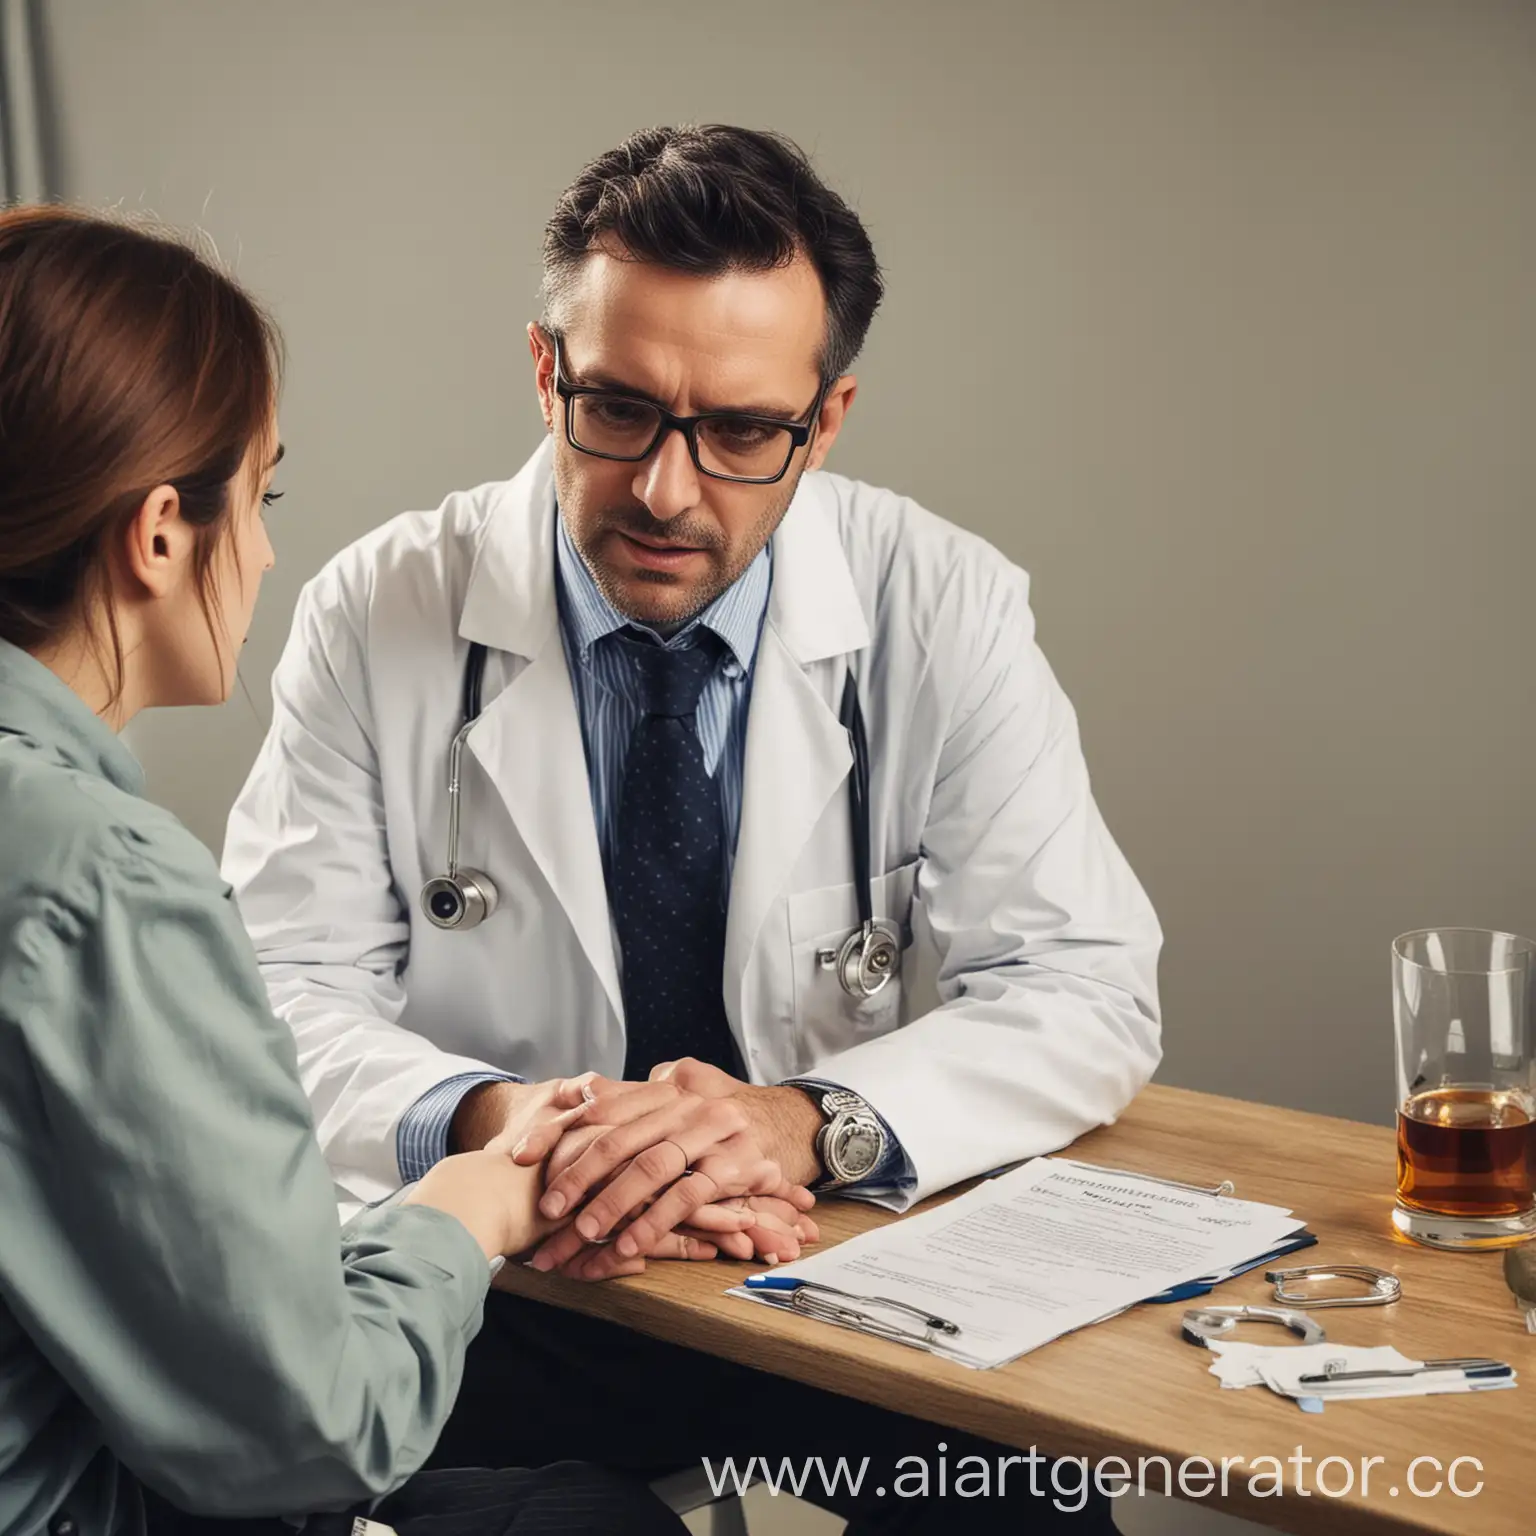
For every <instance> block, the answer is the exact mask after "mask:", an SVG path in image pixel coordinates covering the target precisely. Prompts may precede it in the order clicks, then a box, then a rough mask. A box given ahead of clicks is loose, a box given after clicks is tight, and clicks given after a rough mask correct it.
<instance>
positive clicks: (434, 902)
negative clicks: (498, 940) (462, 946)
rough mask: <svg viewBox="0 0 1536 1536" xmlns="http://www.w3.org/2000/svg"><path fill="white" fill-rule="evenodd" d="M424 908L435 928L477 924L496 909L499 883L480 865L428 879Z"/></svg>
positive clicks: (422, 906)
mask: <svg viewBox="0 0 1536 1536" xmlns="http://www.w3.org/2000/svg"><path fill="white" fill-rule="evenodd" d="M421 910H422V911H423V912H424V913H426V916H427V921H428V922H429V923H431V924H432V925H433V927H435V928H450V929H453V930H455V931H458V930H462V929H465V928H478V927H479V926H480V924H481V923H483V922H484V921H485V920H486V918H488V917H489V916H490V915H491V913H492V912H494V911H495V910H496V887H495V886H494V885H493V884H492V883H491V879H490V877H489V876H488V875H483V874H481V872H480V871H479V870H478V869H459V870H455V871H454V873H453V874H451V875H439V876H438V877H437V879H435V880H429V881H427V883H426V884H425V885H424V886H423V887H422V890H421Z"/></svg>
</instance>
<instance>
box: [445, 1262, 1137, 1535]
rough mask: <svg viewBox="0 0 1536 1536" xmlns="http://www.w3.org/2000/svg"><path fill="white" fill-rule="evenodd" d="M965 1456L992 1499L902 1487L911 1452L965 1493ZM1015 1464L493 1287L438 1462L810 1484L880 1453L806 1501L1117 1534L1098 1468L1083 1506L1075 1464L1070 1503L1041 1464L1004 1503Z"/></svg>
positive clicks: (988, 1525)
mask: <svg viewBox="0 0 1536 1536" xmlns="http://www.w3.org/2000/svg"><path fill="white" fill-rule="evenodd" d="M807 1326H816V1325H814V1324H807ZM941 1446H942V1447H944V1449H943V1450H942V1451H941V1450H940V1449H939V1448H940V1447H941ZM968 1455H972V1456H980V1457H982V1458H983V1459H984V1460H985V1461H986V1462H987V1464H988V1466H989V1467H990V1468H991V1472H992V1475H991V1480H990V1485H989V1487H990V1491H989V1492H988V1493H987V1494H986V1495H985V1496H983V1495H980V1494H974V1490H975V1489H976V1487H977V1486H978V1485H977V1483H976V1481H975V1480H974V1478H973V1480H972V1481H971V1483H970V1484H969V1485H968V1486H969V1487H970V1489H971V1490H972V1492H973V1494H974V1496H965V1495H964V1493H963V1491H962V1494H961V1495H956V1494H955V1493H954V1492H952V1491H951V1492H948V1493H946V1495H945V1496H943V1497H939V1496H938V1495H937V1493H936V1492H935V1493H933V1494H930V1496H929V1497H927V1498H918V1497H904V1496H898V1495H897V1493H896V1492H894V1491H893V1490H895V1489H896V1488H898V1487H901V1488H904V1489H906V1490H908V1491H911V1490H914V1489H915V1488H916V1487H918V1486H919V1485H918V1483H916V1482H915V1481H914V1470H913V1469H914V1468H915V1467H916V1466H917V1463H916V1462H914V1461H910V1460H909V1461H905V1462H904V1461H903V1459H902V1458H904V1457H922V1458H924V1460H925V1462H926V1464H927V1467H928V1486H929V1487H930V1488H932V1489H935V1490H936V1489H937V1486H938V1468H939V1463H940V1461H941V1460H942V1461H943V1462H944V1463H945V1466H946V1468H947V1479H948V1482H949V1484H950V1486H951V1488H952V1486H953V1480H954V1476H955V1473H956V1469H957V1464H958V1463H959V1462H960V1460H961V1458H962V1457H965V1456H968ZM1018 1455H1019V1452H1018V1451H1017V1450H1014V1449H1012V1448H1010V1447H1007V1446H1002V1445H996V1444H992V1443H990V1442H987V1441H984V1440H979V1439H976V1438H974V1437H972V1436H968V1435H966V1434H963V1433H962V1432H960V1431H958V1430H951V1429H945V1428H942V1427H941V1426H939V1425H936V1424H928V1423H924V1422H923V1421H922V1420H920V1419H914V1418H909V1417H907V1416H906V1415H904V1414H899V1413H892V1412H889V1411H887V1410H885V1409H882V1408H874V1407H871V1406H869V1405H868V1404H865V1403H861V1402H858V1401H856V1400H855V1399H853V1398H847V1397H840V1396H838V1395H837V1394H835V1393H832V1392H824V1391H821V1390H819V1389H817V1388H815V1387H807V1386H802V1385H801V1384H800V1383H798V1382H793V1381H788V1380H786V1379H784V1378H782V1377H778V1376H772V1375H769V1374H768V1373H767V1372H765V1371H758V1370H751V1369H748V1368H747V1367H746V1366H741V1365H736V1364H734V1363H733V1362H731V1361H727V1360H718V1359H715V1358H714V1357H713V1356H710V1355H704V1354H700V1353H698V1352H696V1351H694V1350H690V1349H684V1348H682V1347H681V1346H679V1345H676V1344H668V1343H664V1342H662V1341H661V1340H659V1339H652V1338H648V1337H646V1336H645V1335H644V1334H639V1333H634V1332H632V1331H631V1330H629V1329H627V1328H622V1327H620V1326H618V1325H617V1324H615V1323H608V1322H604V1321H602V1320H600V1319H597V1318H589V1317H582V1316H580V1315H579V1314H577V1313H574V1312H565V1311H562V1310H560V1309H559V1308H556V1307H549V1306H545V1305H543V1304H542V1303H539V1302H533V1301H527V1300H525V1299H523V1298H522V1297H519V1296H509V1295H507V1294H506V1293H505V1292H502V1291H494V1290H493V1291H492V1292H491V1293H490V1295H489V1296H488V1297H487V1298H486V1304H485V1324H484V1327H483V1328H482V1329H481V1331H480V1334H479V1336H478V1337H477V1338H476V1339H475V1341H474V1342H473V1343H472V1344H471V1345H470V1346H469V1353H468V1357H467V1359H466V1361H465V1367H464V1385H463V1387H462V1388H461V1389H460V1392H459V1400H458V1403H457V1404H456V1406H455V1408H454V1411H453V1414H452V1416H451V1417H450V1418H449V1421H448V1425H447V1428H446V1429H445V1430H444V1431H443V1435H442V1438H441V1439H440V1440H439V1442H438V1445H437V1449H436V1450H435V1451H434V1453H433V1455H432V1457H431V1460H430V1461H429V1462H428V1466H431V1467H453V1466H493V1467H513V1466H521V1467H539V1466H544V1465H546V1464H547V1463H549V1462H556V1461H568V1460H571V1459H572V1458H576V1459H579V1460H581V1461H587V1462H596V1463H599V1464H600V1465H603V1466H607V1467H611V1468H613V1469H615V1470H616V1471H620V1472H625V1473H630V1474H632V1475H635V1476H638V1477H644V1478H646V1479H650V1478H655V1477H660V1476H663V1475H665V1474H667V1473H670V1472H678V1471H682V1470H684V1469H691V1470H694V1471H698V1470H699V1468H700V1461H701V1458H703V1457H709V1458H711V1459H712V1460H713V1461H714V1463H715V1465H716V1469H717V1471H718V1470H719V1463H720V1462H721V1461H722V1460H723V1459H724V1458H725V1457H733V1458H735V1465H736V1467H737V1468H738V1469H739V1470H744V1469H745V1466H746V1462H747V1459H748V1458H749V1457H753V1456H758V1457H762V1458H765V1459H766V1460H767V1462H768V1464H769V1465H770V1467H771V1468H772V1469H773V1470H774V1471H775V1473H777V1471H778V1469H779V1467H780V1465H781V1463H782V1462H783V1460H784V1459H785V1458H788V1459H789V1461H790V1464H791V1468H790V1469H791V1471H792V1472H793V1473H794V1475H796V1476H797V1477H798V1476H799V1475H800V1472H801V1468H800V1466H799V1465H798V1464H799V1462H800V1461H801V1460H802V1459H803V1458H812V1459H814V1458H816V1457H818V1456H819V1457H821V1458H822V1462H823V1464H824V1465H825V1467H826V1470H827V1473H828V1476H829V1478H830V1477H831V1474H832V1470H833V1468H834V1467H835V1465H836V1462H837V1458H838V1457H840V1456H841V1457H844V1458H846V1459H847V1462H848V1464H849V1466H850V1468H851V1469H852V1470H853V1471H854V1472H857V1470H858V1467H859V1464H860V1461H861V1460H862V1458H864V1457H868V1458H869V1460H868V1469H867V1472H866V1474H865V1476H864V1478H863V1483H862V1488H861V1491H860V1493H859V1494H858V1495H856V1496H850V1495H849V1493H848V1488H847V1482H846V1479H845V1480H844V1481H843V1482H842V1483H840V1484H839V1485H838V1488H837V1491H836V1493H828V1492H827V1491H826V1489H825V1488H824V1487H823V1486H822V1483H821V1479H820V1477H819V1476H818V1475H817V1473H816V1472H815V1470H814V1468H813V1469H812V1471H811V1475H810V1476H809V1477H807V1479H806V1482H805V1485H804V1489H803V1492H802V1493H801V1494H800V1495H799V1496H800V1497H802V1498H804V1499H807V1500H809V1501H810V1502H812V1503H815V1504H819V1505H821V1506H822V1507H823V1508H825V1509H829V1510H831V1511H833V1512H834V1513H836V1514H838V1515H841V1516H842V1517H843V1518H844V1519H846V1520H847V1521H848V1522H849V1524H848V1536H875V1533H880V1536H894V1533H900V1536H918V1533H922V1536H927V1533H929V1532H933V1533H935V1536H938V1533H945V1536H948V1533H951V1532H953V1533H957V1536H963V1533H975V1536H990V1533H993V1532H999V1533H1000V1532H1004V1531H1006V1532H1009V1533H1010V1536H1030V1533H1032V1532H1037V1531H1038V1532H1046V1533H1049V1532H1056V1531H1061V1532H1063V1533H1071V1536H1112V1533H1113V1532H1114V1530H1115V1526H1114V1523H1113V1521H1112V1520H1111V1518H1110V1507H1111V1501H1110V1500H1109V1499H1107V1498H1105V1497H1104V1496H1103V1495H1101V1494H1099V1493H1098V1492H1097V1491H1095V1489H1094V1488H1093V1484H1092V1481H1091V1478H1092V1468H1091V1466H1090V1469H1089V1482H1088V1493H1087V1500H1086V1502H1085V1503H1083V1505H1082V1508H1081V1509H1076V1506H1077V1505H1078V1504H1079V1503H1080V1502H1082V1495H1081V1494H1079V1493H1078V1492H1077V1489H1078V1488H1079V1487H1080V1486H1081V1478H1080V1477H1079V1475H1078V1469H1077V1468H1075V1467H1074V1468H1071V1469H1070V1471H1071V1473H1072V1476H1071V1477H1070V1478H1069V1477H1063V1478H1062V1479H1061V1482H1060V1486H1061V1487H1062V1488H1064V1489H1066V1490H1068V1494H1067V1495H1066V1496H1061V1495H1058V1494H1057V1493H1056V1492H1055V1490H1054V1488H1053V1485H1052V1480H1051V1472H1050V1467H1049V1464H1045V1465H1043V1466H1041V1467H1040V1468H1039V1469H1038V1470H1037V1472H1036V1474H1035V1481H1036V1485H1037V1486H1038V1487H1039V1488H1040V1489H1041V1490H1042V1491H1043V1497H1038V1498H1037V1497H1034V1496H1033V1495H1032V1494H1031V1492H1030V1475H1029V1468H1028V1467H1027V1466H1022V1465H1019V1464H1017V1463H1015V1464H1014V1465H1013V1466H1011V1467H1010V1468H1009V1469H1008V1478H1007V1489H1006V1494H1005V1495H1004V1496H1001V1497H999V1496H998V1493H997V1468H998V1465H999V1458H1001V1457H1007V1456H1014V1457H1017V1456H1018ZM970 1465H971V1466H972V1467H974V1466H975V1463H971V1464H970ZM959 1470H960V1471H962V1472H963V1471H964V1470H965V1469H964V1468H960V1469H959ZM898 1479H900V1480H902V1481H900V1482H898ZM879 1490H883V1494H882V1492H881V1491H879ZM1058 1504H1060V1505H1063V1506H1066V1507H1065V1508H1058V1507H1057V1505H1058ZM1073 1510H1075V1511H1076V1512H1072V1511H1073Z"/></svg>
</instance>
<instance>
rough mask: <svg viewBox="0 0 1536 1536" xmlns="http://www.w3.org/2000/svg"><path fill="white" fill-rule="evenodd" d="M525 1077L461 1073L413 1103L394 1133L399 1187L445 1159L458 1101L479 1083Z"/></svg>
mask: <svg viewBox="0 0 1536 1536" xmlns="http://www.w3.org/2000/svg"><path fill="white" fill-rule="evenodd" d="M527 1081H528V1079H527V1078H526V1077H518V1076H517V1075H516V1074H515V1073H512V1072H461V1073H460V1074H459V1075H458V1076H457V1077H450V1078H446V1079H445V1080H444V1081H443V1082H441V1083H439V1084H438V1085H437V1087H435V1088H429V1089H428V1090H427V1092H425V1093H424V1094H422V1096H421V1097H420V1098H419V1099H417V1100H416V1102H415V1103H414V1104H412V1105H411V1107H410V1108H409V1109H408V1110H406V1112H405V1113H404V1114H403V1115H401V1116H400V1124H399V1125H398V1126H397V1127H396V1129H395V1161H396V1162H397V1163H399V1165H400V1178H401V1181H402V1182H403V1183H406V1184H412V1183H414V1182H415V1181H416V1180H417V1179H419V1178H422V1177H424V1176H425V1174H426V1171H427V1169H429V1168H430V1167H431V1166H432V1165H433V1164H434V1163H440V1162H442V1160H443V1159H444V1158H445V1157H447V1156H448V1132H449V1130H450V1129H451V1128H452V1126H453V1117H454V1114H455V1112H456V1111H457V1110H458V1107H459V1101H460V1100H461V1099H462V1098H463V1097H464V1095H465V1094H466V1093H468V1092H469V1090H470V1089H471V1088H477V1087H479V1085H480V1084H481V1083H526V1082H527Z"/></svg>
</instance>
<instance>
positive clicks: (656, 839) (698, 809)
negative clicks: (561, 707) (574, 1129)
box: [609, 629, 741, 1079]
mask: <svg viewBox="0 0 1536 1536" xmlns="http://www.w3.org/2000/svg"><path fill="white" fill-rule="evenodd" d="M697 635H698V643H697V644H696V645H694V646H693V647H692V648H690V649H673V650H666V649H663V648H662V647H661V646H659V645H656V644H654V643H653V642H651V641H649V640H645V639H640V638H633V639H632V638H630V636H629V635H626V634H625V633H624V632H623V631H619V632H618V633H616V634H615V635H614V637H613V640H614V643H616V644H619V645H622V646H623V647H624V655H625V657H626V658H627V659H628V661H629V663H630V666H631V668H632V671H633V675H634V676H635V678H636V679H637V680H638V682H639V683H640V696H641V702H642V707H643V708H644V710H645V713H644V715H643V716H642V717H641V719H640V723H639V724H638V725H637V726H636V727H635V731H634V735H633V736H631V737H630V742H629V754H628V756H627V757H626V759H625V763H624V786H623V789H622V791H621V794H620V799H619V825H618V837H617V840H616V846H615V849H614V858H613V867H612V870H611V872H610V875H609V882H610V891H609V896H610V900H611V902H612V905H613V916H614V922H615V924H616V926H617V928H618V936H619V947H620V950H621V952H622V954H623V957H624V1017H625V1032H626V1040H627V1043H626V1050H625V1060H624V1076H625V1077H627V1078H631V1079H641V1078H645V1077H646V1076H648V1075H649V1073H650V1070H651V1068H652V1067H654V1066H655V1065H656V1064H657V1062H661V1061H674V1060H676V1059H677V1058H678V1057H679V1056H696V1057H698V1058H699V1060H701V1061H708V1062H712V1063H713V1064H714V1065H715V1066H717V1067H722V1068H724V1069H725V1070H726V1071H727V1072H732V1073H736V1074H740V1073H741V1064H740V1060H739V1058H738V1056H737V1053H736V1046H735V1042H734V1040H733V1039H732V1036H731V1030H730V1025H729V1024H728V1023H727V1022H726V1017H725V1003H724V1001H723V998H722V972H723V969H724V965H725V893H724V878H725V875H724V870H725V864H724V857H725V850H724V833H723V828H722V819H723V818H722V817H721V814H720V793H719V789H718V787H717V786H716V784H715V782H714V780H712V779H711V778H710V776H709V774H708V772H707V771H706V770H705V767H704V751H703V748H702V747H701V746H700V745H699V737H698V727H697V719H696V716H697V711H698V705H699V695H700V694H701V693H702V692H703V690H704V684H705V683H706V682H707V681H708V680H709V676H710V673H711V672H712V671H713V670H714V667H715V664H716V661H717V660H718V656H719V652H718V650H717V645H718V642H717V641H716V639H715V637H714V635H713V634H712V633H710V632H709V631H708V630H703V629H701V630H699V631H697Z"/></svg>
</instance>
